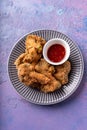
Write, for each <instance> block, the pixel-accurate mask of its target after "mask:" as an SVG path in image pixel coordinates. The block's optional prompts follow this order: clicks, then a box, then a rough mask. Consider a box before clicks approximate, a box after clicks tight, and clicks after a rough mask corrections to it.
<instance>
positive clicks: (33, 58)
mask: <svg viewBox="0 0 87 130" xmlns="http://www.w3.org/2000/svg"><path fill="white" fill-rule="evenodd" d="M40 58H41V55H40V54H39V55H38V53H37V50H36V48H35V47H32V48H30V49H29V51H28V52H27V53H26V56H25V57H24V62H26V61H27V62H28V63H32V62H36V63H37V62H38V60H39V59H40Z"/></svg>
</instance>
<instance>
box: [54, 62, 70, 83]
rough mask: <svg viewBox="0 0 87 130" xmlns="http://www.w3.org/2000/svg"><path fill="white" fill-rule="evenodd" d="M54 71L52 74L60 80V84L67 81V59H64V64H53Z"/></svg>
mask: <svg viewBox="0 0 87 130" xmlns="http://www.w3.org/2000/svg"><path fill="white" fill-rule="evenodd" d="M55 69H56V73H55V74H54V76H55V78H56V79H57V80H59V81H60V82H61V84H62V85H64V84H66V83H68V74H69V72H70V70H71V64H70V62H69V61H66V62H65V63H64V64H62V65H59V66H55Z"/></svg>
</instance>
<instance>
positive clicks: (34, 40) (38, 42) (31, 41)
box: [25, 35, 46, 53]
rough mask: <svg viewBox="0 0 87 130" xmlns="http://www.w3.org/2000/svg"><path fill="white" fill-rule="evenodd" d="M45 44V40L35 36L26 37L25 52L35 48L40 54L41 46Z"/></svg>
mask: <svg viewBox="0 0 87 130" xmlns="http://www.w3.org/2000/svg"><path fill="white" fill-rule="evenodd" d="M45 43H46V41H45V39H43V38H41V37H39V36H36V35H28V36H27V38H26V42H25V45H26V51H27V52H28V51H29V49H30V48H31V47H34V48H36V50H37V52H38V53H41V52H42V49H43V45H44V44H45Z"/></svg>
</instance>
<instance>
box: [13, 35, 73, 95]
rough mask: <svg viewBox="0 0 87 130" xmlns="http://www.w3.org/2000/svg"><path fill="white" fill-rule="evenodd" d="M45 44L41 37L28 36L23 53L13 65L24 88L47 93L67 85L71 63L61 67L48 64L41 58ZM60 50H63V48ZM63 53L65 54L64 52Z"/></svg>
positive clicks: (65, 63) (68, 62) (67, 62)
mask: <svg viewBox="0 0 87 130" xmlns="http://www.w3.org/2000/svg"><path fill="white" fill-rule="evenodd" d="M45 44H46V40H45V39H43V38H42V37H39V36H37V35H28V36H27V37H26V41H25V52H24V53H22V54H21V55H20V56H19V57H18V58H17V59H16V61H15V65H16V68H17V73H18V78H19V80H20V81H21V82H23V83H24V84H25V85H26V86H31V87H33V88H38V89H39V90H40V91H42V92H45V93H48V92H53V91H55V90H57V89H59V88H61V87H62V86H63V85H64V84H67V83H68V74H69V73H70V70H71V63H70V61H68V60H67V61H65V62H64V63H63V64H62V65H51V64H49V63H48V62H47V61H46V60H45V59H44V57H43V47H44V45H45ZM57 47H58V46H57ZM60 48H61V47H60ZM62 49H63V50H64V48H62ZM63 52H64V54H65V51H63ZM50 53H51V52H49V54H48V55H49V57H50ZM64 54H63V55H64ZM50 58H51V57H50Z"/></svg>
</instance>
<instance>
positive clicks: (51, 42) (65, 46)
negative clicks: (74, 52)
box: [43, 38, 70, 65]
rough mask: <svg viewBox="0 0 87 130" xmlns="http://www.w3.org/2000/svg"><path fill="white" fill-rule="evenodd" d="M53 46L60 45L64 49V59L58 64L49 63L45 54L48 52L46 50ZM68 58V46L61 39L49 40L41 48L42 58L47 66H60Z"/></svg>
mask: <svg viewBox="0 0 87 130" xmlns="http://www.w3.org/2000/svg"><path fill="white" fill-rule="evenodd" d="M54 44H60V45H62V46H63V47H64V48H65V52H66V53H65V56H64V58H63V59H62V60H61V61H60V62H53V61H51V60H50V59H49V58H48V56H47V52H48V49H49V48H50V47H51V46H52V45H54ZM69 56H70V47H69V44H68V43H67V42H66V41H64V40H63V39H60V38H54V39H51V40H49V41H48V42H47V43H46V44H45V45H44V47H43V57H44V59H45V60H46V61H47V62H48V63H49V64H52V65H61V64H63V63H64V62H65V61H67V59H68V58H69Z"/></svg>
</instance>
